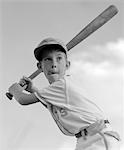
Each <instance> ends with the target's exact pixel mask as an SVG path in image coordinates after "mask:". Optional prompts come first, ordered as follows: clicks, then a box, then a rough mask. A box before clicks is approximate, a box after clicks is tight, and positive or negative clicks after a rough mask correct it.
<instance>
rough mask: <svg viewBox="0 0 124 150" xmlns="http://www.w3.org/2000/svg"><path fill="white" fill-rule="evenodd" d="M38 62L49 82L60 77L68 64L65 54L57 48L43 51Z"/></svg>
mask: <svg viewBox="0 0 124 150" xmlns="http://www.w3.org/2000/svg"><path fill="white" fill-rule="evenodd" d="M40 63H41V67H42V70H43V72H44V74H45V76H46V78H47V79H48V81H49V83H50V84H51V83H53V82H55V81H57V80H58V79H60V78H62V77H63V76H64V75H65V71H66V70H67V68H68V67H69V64H70V63H69V62H68V61H67V56H66V54H65V53H64V52H62V51H59V50H51V51H47V52H45V54H44V57H43V59H42V61H41V62H40Z"/></svg>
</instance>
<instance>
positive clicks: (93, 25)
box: [66, 5, 118, 50]
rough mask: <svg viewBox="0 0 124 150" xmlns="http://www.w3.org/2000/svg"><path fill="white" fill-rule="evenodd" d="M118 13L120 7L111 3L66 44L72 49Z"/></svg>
mask: <svg viewBox="0 0 124 150" xmlns="http://www.w3.org/2000/svg"><path fill="white" fill-rule="evenodd" d="M117 13H118V9H117V8H116V7H115V6H114V5H111V6H109V7H108V8H107V9H105V10H104V11H103V12H102V13H101V14H100V15H98V16H97V17H96V18H95V19H94V20H93V21H92V22H90V23H89V24H88V25H87V26H86V27H85V28H84V29H83V30H81V31H80V32H79V33H78V34H77V35H76V36H75V37H74V38H73V39H72V40H71V41H70V42H69V43H68V44H67V45H66V46H67V49H68V50H70V49H72V48H73V47H74V46H76V45H77V44H78V43H80V42H81V41H82V40H84V39H86V38H87V37H88V36H89V35H90V34H92V33H93V32H95V31H96V30H97V29H99V28H100V27H101V26H103V25H104V24H105V23H106V22H108V21H109V20H110V19H111V18H112V17H113V16H115V15H116V14H117Z"/></svg>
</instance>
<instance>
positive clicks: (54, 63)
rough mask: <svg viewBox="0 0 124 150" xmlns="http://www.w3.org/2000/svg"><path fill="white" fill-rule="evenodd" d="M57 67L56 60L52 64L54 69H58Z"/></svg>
mask: <svg viewBox="0 0 124 150" xmlns="http://www.w3.org/2000/svg"><path fill="white" fill-rule="evenodd" d="M56 67H57V62H56V61H55V60H54V61H53V62H52V68H56Z"/></svg>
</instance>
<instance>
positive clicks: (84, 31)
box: [6, 5, 118, 99]
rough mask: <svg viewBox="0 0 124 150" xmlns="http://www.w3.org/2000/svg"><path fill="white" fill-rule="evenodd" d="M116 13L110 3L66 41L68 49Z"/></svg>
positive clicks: (35, 74) (116, 10)
mask: <svg viewBox="0 0 124 150" xmlns="http://www.w3.org/2000/svg"><path fill="white" fill-rule="evenodd" d="M117 13H118V9H117V8H116V7H115V6H114V5H110V6H109V7H108V8H107V9H105V10H104V11H103V12H102V13H101V14H100V15H98V16H97V17H96V18H95V19H94V20H93V21H91V22H90V23H89V24H88V25H87V26H86V27H85V28H83V29H82V30H81V31H80V32H79V33H78V34H77V35H76V36H75V37H74V38H73V39H72V40H71V41H70V42H68V43H67V45H66V46H67V49H68V51H69V50H70V49H72V48H73V47H75V46H76V45H77V44H79V43H80V42H82V41H83V40H84V39H86V38H87V37H88V36H89V35H90V34H92V33H93V32H95V31H96V30H97V29H99V28H100V27H101V26H103V25H104V24H105V23H106V22H108V21H109V20H110V19H111V18H112V17H114V16H115V15H116V14H117ZM40 73H41V71H40V70H39V69H38V70H36V71H35V72H34V73H33V74H31V75H30V76H29V78H30V79H33V78H35V77H36V76H37V75H39V74H40ZM6 96H7V97H8V98H9V99H12V97H13V96H12V94H10V93H6Z"/></svg>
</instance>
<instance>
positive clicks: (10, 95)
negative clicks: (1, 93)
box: [6, 92, 13, 100]
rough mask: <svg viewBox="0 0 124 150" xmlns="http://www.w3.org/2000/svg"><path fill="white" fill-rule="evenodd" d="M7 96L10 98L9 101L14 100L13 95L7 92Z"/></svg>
mask: <svg viewBox="0 0 124 150" xmlns="http://www.w3.org/2000/svg"><path fill="white" fill-rule="evenodd" d="M6 96H7V97H8V99H10V100H12V98H13V95H12V94H10V93H9V92H7V93H6Z"/></svg>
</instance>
